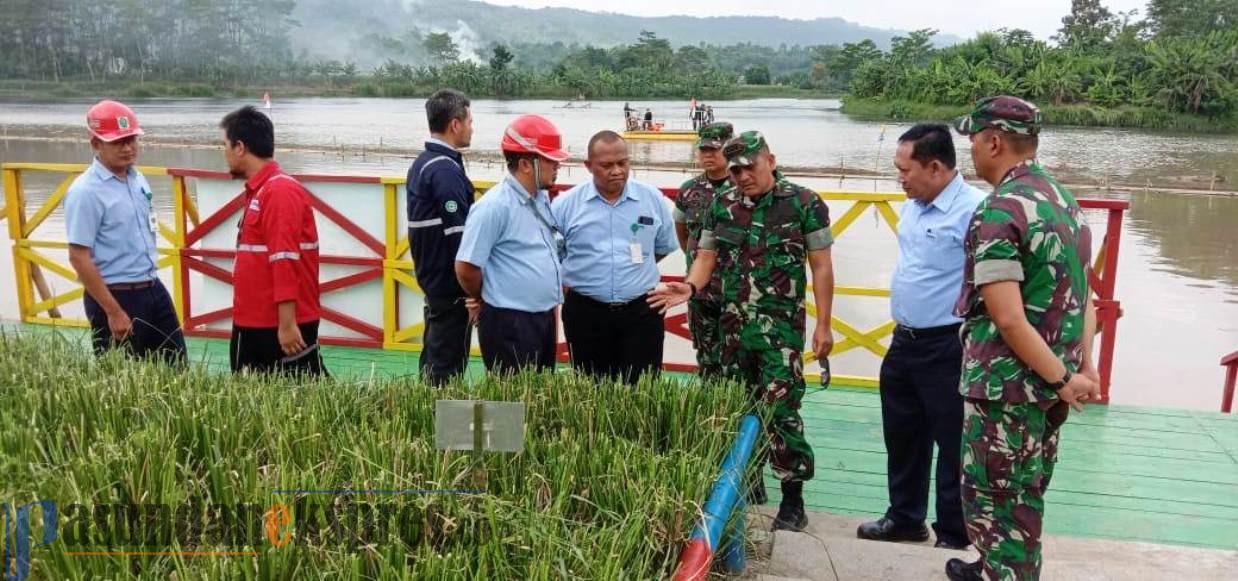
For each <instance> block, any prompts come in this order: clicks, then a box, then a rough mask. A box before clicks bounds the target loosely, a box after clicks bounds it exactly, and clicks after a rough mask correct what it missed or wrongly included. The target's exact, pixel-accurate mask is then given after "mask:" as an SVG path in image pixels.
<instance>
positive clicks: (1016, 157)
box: [946, 96, 1100, 580]
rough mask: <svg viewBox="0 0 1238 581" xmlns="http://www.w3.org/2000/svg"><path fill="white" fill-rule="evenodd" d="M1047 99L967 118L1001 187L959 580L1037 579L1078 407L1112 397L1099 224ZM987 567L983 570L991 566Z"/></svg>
mask: <svg viewBox="0 0 1238 581" xmlns="http://www.w3.org/2000/svg"><path fill="white" fill-rule="evenodd" d="M1040 127H1041V115H1040V110H1039V109H1037V108H1036V106H1035V105H1032V104H1031V103H1028V102H1027V101H1024V100H1022V99H1018V98H1015V97H1006V96H1002V97H990V98H988V99H984V100H982V101H980V103H979V104H977V106H976V108H975V110H974V111H972V113H971V114H970V115H968V116H966V117H963V118H961V119H959V120H958V122H957V123H956V129H957V130H958V131H959V133H961V134H963V135H967V136H970V138H971V142H972V147H971V149H972V160H973V161H974V163H975V167H976V173H977V174H979V176H980V177H981V178H983V179H984V180H985V181H987V182H989V183H990V184H992V185H993V186H994V188H995V189H994V191H993V193H992V194H990V195H989V196H988V197H986V198H985V199H984V201H983V202H981V204H980V207H979V208H977V209H976V213H975V214H974V215H973V217H972V221H971V224H970V226H969V228H968V233H967V238H966V240H965V242H964V247H965V253H966V260H965V263H964V273H963V277H964V283H963V289H962V293H961V294H960V296H959V300H958V303H957V305H956V306H955V314H956V315H958V316H960V317H963V318H964V323H963V328H962V331H961V333H962V335H963V374H962V380H961V382H960V391H961V392H962V394H963V397H964V398H966V404H965V407H964V420H963V444H962V447H963V448H962V467H963V485H962V489H963V490H962V496H963V515H964V520H965V521H966V526H967V534H968V537H969V538H970V539H971V541H972V543H973V544H974V545H975V546H976V549H978V550H979V551H980V555H981V557H980V560H979V561H977V562H976V563H966V562H964V561H962V560H961V559H951V560H950V561H949V562H948V563H947V564H946V574H947V576H949V577H950V578H951V579H956V580H957V579H981V578H983V577H988V578H989V579H993V580H998V579H1002V580H1005V579H1019V580H1023V579H1037V578H1039V576H1040V565H1041V555H1040V532H1041V525H1042V519H1043V516H1044V494H1045V491H1046V490H1047V489H1048V486H1049V480H1050V477H1051V476H1052V474H1053V466H1054V463H1055V462H1056V460H1057V446H1058V428H1059V427H1060V426H1061V425H1062V423H1063V422H1064V421H1065V420H1066V416H1067V414H1068V413H1069V406H1075V407H1076V409H1080V407H1081V405H1082V402H1084V401H1090V400H1093V399H1095V398H1097V397H1099V395H1100V392H1099V378H1098V377H1097V375H1096V371H1095V369H1094V368H1093V366H1092V363H1091V343H1092V334H1093V331H1094V328H1095V313H1094V311H1093V310H1092V307H1091V301H1090V295H1089V291H1088V278H1087V268H1088V264H1089V259H1090V255H1091V235H1090V231H1089V230H1088V226H1087V223H1086V222H1085V221H1084V217H1083V214H1082V212H1081V211H1080V209H1079V204H1078V203H1076V201H1075V198H1074V196H1073V195H1071V193H1070V192H1068V191H1066V189H1065V188H1063V187H1062V185H1061V184H1059V183H1058V182H1057V180H1055V179H1054V178H1053V177H1052V176H1050V175H1049V174H1048V172H1046V171H1045V169H1044V168H1043V167H1041V166H1040V164H1038V163H1037V162H1036V160H1035V158H1036V148H1037V145H1038V137H1037V136H1038V134H1039V132H1040ZM982 573H983V575H982Z"/></svg>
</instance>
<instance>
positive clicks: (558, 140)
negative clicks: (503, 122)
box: [502, 115, 571, 162]
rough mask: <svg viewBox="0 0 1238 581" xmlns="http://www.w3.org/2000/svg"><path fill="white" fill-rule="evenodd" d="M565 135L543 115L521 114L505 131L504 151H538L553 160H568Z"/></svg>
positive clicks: (537, 152)
mask: <svg viewBox="0 0 1238 581" xmlns="http://www.w3.org/2000/svg"><path fill="white" fill-rule="evenodd" d="M562 148H563V137H562V136H561V135H559V130H558V129H557V128H556V127H555V125H554V123H551V122H550V120H549V119H546V118H545V117H542V116H541V115H521V116H519V117H517V118H516V119H515V120H514V121H512V122H511V125H508V126H507V129H506V130H504V131H503V145H502V149H503V151H510V152H512V153H536V154H538V155H540V156H542V157H544V158H546V159H549V160H551V161H558V162H562V161H566V160H567V158H568V157H571V156H569V155H568V153H567V152H566V151H563V149H562Z"/></svg>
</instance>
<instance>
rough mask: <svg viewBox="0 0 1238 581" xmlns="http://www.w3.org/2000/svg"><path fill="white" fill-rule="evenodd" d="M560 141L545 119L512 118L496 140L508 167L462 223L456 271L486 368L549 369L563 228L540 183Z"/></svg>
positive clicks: (548, 179)
mask: <svg viewBox="0 0 1238 581" xmlns="http://www.w3.org/2000/svg"><path fill="white" fill-rule="evenodd" d="M561 140H562V138H561V137H560V135H559V131H558V129H556V128H555V127H554V125H553V124H551V123H550V121H548V120H546V119H545V118H542V117H540V116H537V115H523V116H521V117H518V118H516V120H515V121H513V122H512V124H511V125H509V126H508V127H507V129H506V131H505V133H504V137H503V142H502V145H501V147H502V149H503V157H504V158H505V160H506V162H507V168H508V172H509V174H508V175H507V176H506V177H504V178H503V181H501V182H499V184H498V185H496V186H494V187H493V188H490V190H489V191H487V192H486V193H485V195H483V196H482V197H481V199H480V200H478V202H477V203H476V204H474V205H473V207H472V209H470V210H469V219H468V221H467V222H465V224H464V234H463V236H462V238H461V240H460V249H459V251H457V253H456V278H457V279H458V281H459V282H460V287H461V288H462V289H464V292H465V294H467V295H468V296H469V297H470V298H469V299H468V300H469V305H470V308H471V309H475V308H477V307H478V306H479V307H480V313H479V315H478V325H477V334H478V340H479V342H480V343H481V354H482V359H483V360H484V361H485V363H486V369H488V370H490V371H497V372H501V373H510V372H514V371H516V370H518V369H520V368H521V367H525V366H534V367H537V368H541V369H553V368H554V362H555V359H554V358H555V343H556V339H557V331H556V329H555V313H554V309H555V307H557V306H558V305H559V304H560V303H561V302H563V290H562V285H563V276H562V267H561V265H560V260H561V259H562V250H561V249H562V244H563V235H562V232H561V231H560V230H559V228H558V226H557V225H556V224H555V221H554V216H553V214H552V213H551V210H550V198H549V196H548V195H547V192H546V189H547V188H549V187H551V186H553V185H554V183H555V177H556V176H557V173H558V170H559V164H560V163H561V162H562V161H563V160H565V159H567V157H568V156H567V153H565V152H564V151H563V150H562V149H561V148H560V144H561Z"/></svg>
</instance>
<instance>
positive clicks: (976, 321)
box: [954, 162, 1092, 402]
mask: <svg viewBox="0 0 1238 581" xmlns="http://www.w3.org/2000/svg"><path fill="white" fill-rule="evenodd" d="M1091 248H1092V239H1091V231H1090V230H1089V229H1088V226H1087V222H1086V221H1085V220H1084V216H1083V214H1082V211H1081V210H1080V209H1079V204H1078V203H1077V202H1076V201H1075V198H1074V196H1073V195H1071V193H1070V192H1069V191H1067V190H1066V189H1065V188H1063V187H1062V185H1061V184H1059V183H1058V182H1057V180H1055V179H1053V177H1052V176H1050V175H1049V174H1048V173H1047V172H1046V171H1045V170H1044V168H1042V167H1041V166H1040V165H1039V164H1037V163H1034V162H1030V163H1025V164H1022V165H1019V166H1017V167H1015V168H1014V169H1012V170H1010V172H1009V173H1008V174H1006V177H1005V179H1003V180H1002V182H1001V184H1000V185H998V186H997V188H996V189H995V190H994V191H993V193H992V194H990V195H989V196H988V197H986V198H985V199H984V201H982V202H981V203H980V207H978V208H977V209H976V213H975V214H974V215H973V216H972V220H971V224H970V225H969V227H968V230H967V239H966V240H965V241H964V252H965V254H966V260H965V262H964V265H963V289H962V292H961V293H960V295H959V300H958V303H957V304H956V305H955V309H954V311H955V315H957V316H960V317H963V318H964V322H963V331H962V333H963V377H962V381H961V382H960V386H959V391H961V392H962V393H963V396H964V397H967V398H971V399H981V400H999V401H1006V402H1047V401H1053V400H1056V399H1057V393H1056V392H1055V391H1054V390H1053V388H1052V387H1050V386H1049V385H1048V384H1047V383H1046V382H1045V381H1044V380H1043V379H1041V378H1040V376H1039V375H1037V374H1036V372H1035V371H1032V370H1031V369H1030V368H1029V367H1028V366H1027V365H1025V364H1024V363H1023V362H1022V361H1020V360H1019V358H1018V357H1017V356H1016V355H1015V354H1014V352H1013V351H1012V350H1011V349H1010V347H1009V346H1008V345H1006V342H1005V341H1004V340H1003V339H1002V336H1001V334H1000V333H999V332H998V330H997V325H996V324H994V322H993V319H992V318H991V317H990V316H989V314H988V312H987V310H986V309H985V306H984V300H983V299H982V298H981V295H980V286H982V285H985V284H989V283H993V282H1001V281H1017V282H1019V289H1020V291H1021V293H1022V295H1023V308H1024V313H1025V314H1026V316H1027V320H1028V322H1029V323H1031V325H1032V327H1034V328H1035V329H1036V332H1037V333H1038V334H1039V335H1040V336H1041V337H1042V338H1043V339H1044V340H1045V342H1046V343H1048V345H1049V348H1050V349H1052V350H1053V353H1054V354H1056V355H1057V356H1058V357H1059V358H1061V360H1062V361H1063V362H1064V363H1065V364H1066V368H1067V369H1069V370H1070V371H1071V372H1075V371H1078V369H1079V366H1080V365H1081V364H1082V362H1083V318H1084V309H1085V306H1086V305H1087V301H1088V300H1089V294H1088V293H1089V291H1088V264H1089V262H1090V260H1091V252H1092V251H1091Z"/></svg>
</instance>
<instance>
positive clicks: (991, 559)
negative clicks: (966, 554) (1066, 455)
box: [961, 399, 1070, 581]
mask: <svg viewBox="0 0 1238 581" xmlns="http://www.w3.org/2000/svg"><path fill="white" fill-rule="evenodd" d="M1069 411H1070V408H1069V407H1068V406H1067V405H1066V404H1065V403H1063V402H1057V403H1056V404H1055V405H1052V407H1050V408H1049V409H1048V410H1046V409H1044V408H1042V407H1041V406H1040V405H1039V404H1036V403H1007V402H1001V401H987V400H971V399H969V400H967V402H966V403H965V404H964V407H963V450H962V462H961V464H962V467H963V488H962V496H963V520H964V523H965V524H966V526H967V536H968V538H970V539H971V542H972V544H973V545H975V547H976V550H978V551H980V560H981V563H982V564H983V565H984V574H985V577H986V578H988V579H991V580H994V581H997V580H1003V581H1004V580H1008V579H1014V580H1020V581H1022V580H1028V579H1039V578H1040V564H1041V557H1040V532H1041V525H1042V521H1043V520H1044V514H1045V501H1044V495H1045V491H1046V490H1048V488H1049V480H1050V479H1051V478H1052V476H1053V467H1054V465H1055V464H1056V463H1057V448H1058V437H1059V436H1058V433H1059V428H1060V427H1061V426H1062V423H1063V422H1065V421H1066V416H1067V414H1068V413H1069Z"/></svg>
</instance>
